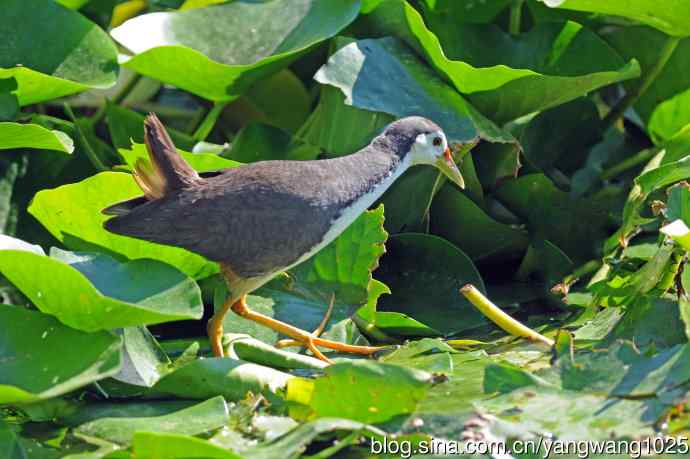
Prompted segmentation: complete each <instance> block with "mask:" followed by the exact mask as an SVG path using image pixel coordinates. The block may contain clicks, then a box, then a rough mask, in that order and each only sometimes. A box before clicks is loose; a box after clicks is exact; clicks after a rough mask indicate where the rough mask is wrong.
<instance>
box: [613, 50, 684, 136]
mask: <svg viewBox="0 0 690 459" xmlns="http://www.w3.org/2000/svg"><path fill="white" fill-rule="evenodd" d="M678 42H680V37H668V38H667V39H666V42H665V43H664V46H663V47H662V48H661V51H660V52H659V58H658V59H657V61H656V62H655V63H654V65H653V66H652V67H651V68H650V69H649V72H647V75H645V77H644V78H643V79H642V81H641V82H640V84H639V85H638V86H637V87H636V88H633V89H631V90H630V91H629V92H628V93H627V94H626V95H625V96H624V97H623V98H622V99H621V100H620V101H618V103H617V104H616V105H615V106H614V107H613V108H612V109H611V111H610V112H609V113H608V114H607V115H606V117H604V120H603V122H602V123H603V126H604V131H606V130H607V129H608V128H610V127H611V126H613V124H614V123H615V122H616V121H618V119H619V118H620V117H621V116H623V114H624V113H625V111H626V110H627V109H628V108H630V107H632V105H633V104H634V103H635V102H637V99H639V98H640V96H642V95H643V94H644V93H645V92H647V90H648V89H649V87H650V86H651V85H652V83H654V81H655V80H656V79H657V77H658V76H659V74H660V73H661V71H662V70H663V69H664V67H665V66H666V63H667V62H668V60H669V59H670V57H671V55H672V54H673V51H675V49H676V47H677V46H678Z"/></svg>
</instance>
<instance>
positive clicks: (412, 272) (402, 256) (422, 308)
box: [377, 233, 486, 333]
mask: <svg viewBox="0 0 690 459" xmlns="http://www.w3.org/2000/svg"><path fill="white" fill-rule="evenodd" d="M377 277H379V279H381V280H382V281H383V282H384V283H386V284H387V285H389V286H390V287H391V290H392V292H393V293H392V294H391V295H386V296H384V297H383V298H382V300H381V301H380V302H379V309H382V310H387V311H396V312H402V313H404V314H407V315H409V316H411V317H413V318H415V319H417V320H419V321H421V322H423V323H425V324H427V325H428V326H430V327H432V328H434V329H436V330H439V331H441V332H443V333H456V332H459V331H463V330H467V329H470V328H474V327H477V326H479V325H483V324H485V323H486V319H485V318H484V316H483V315H482V314H480V313H479V312H478V311H477V310H476V309H475V308H474V307H473V306H472V305H471V304H470V303H469V302H468V301H467V300H466V299H465V298H464V297H463V296H462V295H460V293H459V292H460V287H462V286H463V285H465V284H468V283H470V284H473V285H475V286H476V287H477V288H478V289H480V290H481V291H483V292H486V289H485V287H484V282H483V281H482V278H481V276H480V275H479V272H478V271H477V268H475V266H474V264H473V263H472V260H470V258H469V257H468V256H467V255H466V254H465V253H463V252H462V251H461V250H460V249H459V248H457V247H456V246H454V245H453V244H451V243H450V242H448V241H446V240H444V239H442V238H440V237H437V236H432V235H428V234H419V233H403V234H396V235H394V236H392V237H390V238H389V240H388V244H387V253H386V255H385V256H384V257H383V258H382V259H381V268H380V270H379V271H378V272H377Z"/></svg>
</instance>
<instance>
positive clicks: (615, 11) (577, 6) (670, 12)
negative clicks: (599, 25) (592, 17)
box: [541, 0, 690, 37]
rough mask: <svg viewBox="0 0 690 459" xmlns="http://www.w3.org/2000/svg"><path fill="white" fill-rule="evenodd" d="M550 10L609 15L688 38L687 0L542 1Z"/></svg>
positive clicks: (689, 4) (689, 13)
mask: <svg viewBox="0 0 690 459" xmlns="http://www.w3.org/2000/svg"><path fill="white" fill-rule="evenodd" d="M541 1H543V2H544V3H546V4H547V5H548V6H550V7H552V8H564V9H566V10H575V11H587V12H591V13H599V14H610V15H616V16H623V17H626V18H628V19H634V20H636V21H638V22H642V23H644V24H647V25H650V26H652V27H654V28H656V29H659V30H661V31H662V32H665V33H666V34H668V35H674V36H678V37H687V36H690V22H688V20H687V19H688V17H690V1H688V0H672V1H666V2H659V3H655V4H654V5H653V7H651V6H652V5H650V3H649V2H648V1H647V0H608V1H605V2H600V1H599V0H541Z"/></svg>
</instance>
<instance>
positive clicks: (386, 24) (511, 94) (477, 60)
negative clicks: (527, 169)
mask: <svg viewBox="0 0 690 459" xmlns="http://www.w3.org/2000/svg"><path fill="white" fill-rule="evenodd" d="M464 6H465V3H456V5H455V6H454V7H455V8H464ZM364 21H365V24H366V26H367V28H368V30H373V31H375V33H376V34H377V35H392V36H395V37H398V38H400V39H401V40H403V41H405V42H406V43H407V44H408V45H409V46H411V47H412V48H414V49H415V50H416V51H417V52H418V53H420V54H421V55H423V56H425V57H426V59H427V60H428V61H429V63H430V64H431V65H432V66H433V67H434V68H435V69H436V70H437V71H439V72H440V73H441V74H443V75H444V76H445V77H446V78H447V79H448V80H450V81H451V82H452V83H453V84H454V86H455V87H456V88H457V90H458V91H460V92H461V93H463V94H467V95H468V97H469V100H470V102H471V103H472V104H473V105H474V106H475V107H476V108H477V109H478V110H479V111H481V112H482V113H487V114H488V113H490V114H491V117H492V119H493V120H496V121H502V122H505V121H509V120H512V119H515V118H517V117H519V116H521V115H525V114H528V113H532V112H534V111H537V110H543V109H545V108H549V107H553V106H556V105H559V104H562V103H565V102H567V101H569V100H572V99H575V98H577V97H580V96H583V95H585V94H586V93H587V92H589V91H593V90H595V89H598V88H600V87H602V86H606V85H608V84H611V83H615V82H617V81H622V80H626V79H630V78H635V77H637V76H639V73H640V68H639V65H638V64H637V62H635V61H630V62H628V63H627V64H626V63H625V62H624V61H623V60H622V59H621V57H620V56H619V55H617V54H616V52H615V51H613V50H612V49H611V48H610V47H609V46H608V45H607V44H606V43H605V42H604V41H603V40H601V39H600V38H599V37H598V36H597V35H596V34H594V33H593V32H591V31H589V30H588V29H585V28H583V27H582V26H581V25H579V24H577V23H574V22H566V23H554V22H547V23H540V24H536V25H535V26H534V27H533V28H532V29H531V30H530V31H529V32H525V33H523V34H520V35H518V36H515V37H513V36H510V35H508V34H507V33H506V32H503V31H502V30H501V29H500V28H499V27H498V26H496V25H495V24H489V25H475V24H458V25H454V26H453V27H437V28H434V29H433V30H429V29H428V28H427V26H426V25H425V24H424V21H423V19H422V16H421V15H420V14H419V13H418V12H417V11H416V10H415V9H414V8H412V6H410V5H409V4H408V3H407V2H406V1H404V0H386V1H384V2H382V3H381V4H380V5H379V6H378V8H376V9H375V10H374V11H373V12H372V13H370V14H369V15H367V16H365V17H364ZM433 24H434V23H433V21H432V26H433ZM582 52H584V53H586V54H587V55H588V56H589V58H588V59H586V60H583V59H580V58H579V55H580V53H582Z"/></svg>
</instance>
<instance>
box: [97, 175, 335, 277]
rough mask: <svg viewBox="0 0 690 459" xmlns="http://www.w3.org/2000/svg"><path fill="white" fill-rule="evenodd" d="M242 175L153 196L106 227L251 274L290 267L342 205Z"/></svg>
mask: <svg viewBox="0 0 690 459" xmlns="http://www.w3.org/2000/svg"><path fill="white" fill-rule="evenodd" d="M233 175H234V176H233ZM240 175H242V174H228V175H226V176H224V177H218V179H217V180H216V179H209V180H208V181H207V182H206V184H205V185H203V186H199V187H194V188H188V189H184V190H180V191H177V192H174V193H171V194H170V195H168V196H165V197H163V198H161V199H157V200H154V201H150V202H147V203H146V204H143V205H141V206H138V207H136V208H134V209H133V210H131V211H130V212H129V213H127V214H126V215H122V216H118V217H115V218H113V219H111V220H109V221H107V222H106V228H107V229H108V230H109V231H112V232H115V233H118V234H123V235H127V236H131V237H135V238H140V239H145V240H148V241H152V242H157V243H161V244H167V245H173V246H177V247H183V248H185V249H187V250H190V251H192V252H196V253H198V254H200V255H203V256H204V257H206V258H208V259H211V260H214V261H224V262H227V263H228V264H229V265H230V266H231V267H232V269H233V271H234V272H235V273H236V274H238V275H240V276H247V277H248V276H257V275H263V274H268V273H272V272H275V271H276V270H278V269H281V268H284V267H286V266H289V265H290V264H292V263H294V262H295V261H296V260H297V259H298V258H299V257H300V256H301V255H303V254H304V253H306V252H308V251H309V250H310V249H311V248H312V247H314V246H315V245H317V244H318V243H319V242H321V240H322V238H323V236H324V234H325V233H326V232H327V231H328V228H329V223H330V222H331V220H332V219H333V218H334V217H335V215H336V214H337V206H330V205H328V202H327V201H328V200H324V199H317V198H314V197H313V196H310V195H304V194H303V193H300V192H299V191H298V189H299V187H292V186H283V185H281V183H276V182H275V181H274V182H268V181H266V180H265V178H264V179H262V180H251V179H250V180H247V178H246V177H244V178H243V179H242V178H240ZM293 178H294V179H297V177H293ZM301 178H302V180H306V181H309V180H310V178H311V179H312V180H313V179H314V177H308V176H307V177H304V176H303V177H301ZM296 188H297V189H296Z"/></svg>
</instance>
